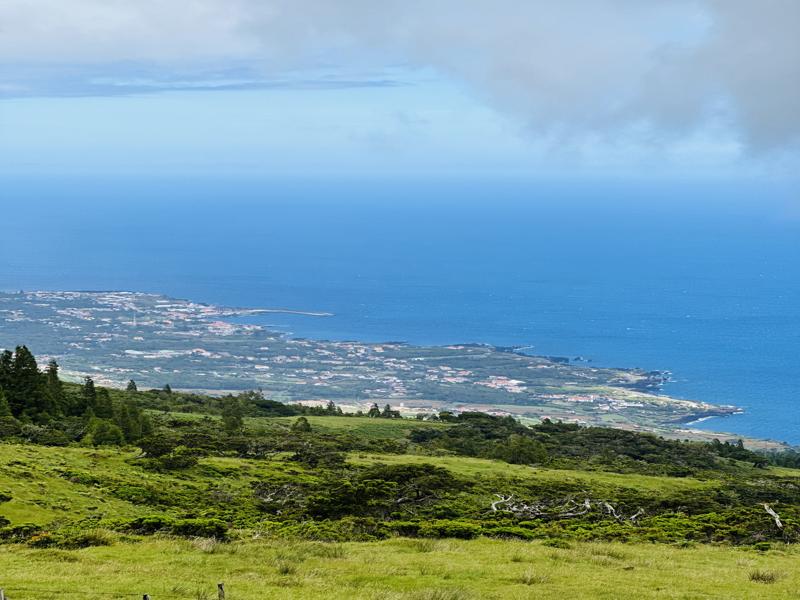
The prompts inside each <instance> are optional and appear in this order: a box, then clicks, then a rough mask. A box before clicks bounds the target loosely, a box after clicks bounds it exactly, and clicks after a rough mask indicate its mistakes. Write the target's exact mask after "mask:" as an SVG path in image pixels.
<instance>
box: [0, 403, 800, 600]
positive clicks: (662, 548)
mask: <svg viewBox="0 0 800 600" xmlns="http://www.w3.org/2000/svg"><path fill="white" fill-rule="evenodd" d="M351 421H352V420H351V419H342V418H339V419H336V418H326V417H320V418H312V422H313V426H314V427H315V428H319V429H324V428H325V427H326V426H327V427H330V428H331V429H335V428H336V425H339V424H343V425H345V424H349V423H350V422H351ZM372 423H375V425H374V426H373V425H372V424H371V423H370V422H368V421H366V420H359V423H358V426H357V427H356V428H355V430H356V431H358V432H359V434H361V435H370V434H374V435H377V436H381V435H389V436H397V435H402V434H403V432H405V430H406V426H407V423H402V424H401V423H392V422H383V423H376V422H375V421H373V422H372ZM137 454H138V452H137V451H136V450H118V449H102V450H99V449H93V448H77V447H74V448H48V447H42V446H33V445H21V444H0V491H2V492H5V493H7V494H8V495H10V496H11V497H12V499H11V500H10V501H8V502H6V503H4V504H3V505H2V507H0V508H1V509H2V514H3V515H4V516H5V517H6V518H8V519H9V520H10V521H11V522H12V523H15V524H17V523H24V522H31V523H36V524H38V525H41V526H46V527H51V528H57V527H59V526H65V525H68V524H69V523H81V524H82V525H81V527H82V528H83V529H84V531H86V532H88V533H89V535H92V536H95V537H96V538H97V539H99V540H100V541H99V542H97V543H99V544H101V545H96V546H92V547H87V548H79V549H61V548H58V547H49V548H41V549H40V548H32V547H30V545H29V544H14V543H12V544H3V545H0V588H3V589H5V591H6V594H7V597H8V598H10V600H16V599H18V598H25V599H32V600H36V599H41V600H44V599H49V598H53V599H55V598H62V597H68V598H81V597H86V598H90V597H91V598H102V597H123V596H127V597H131V598H132V597H134V596H137V597H141V595H142V594H144V593H147V594H150V596H151V598H152V599H153V600H159V599H160V598H186V599H204V598H212V597H216V584H217V582H224V583H225V585H226V588H227V592H228V595H227V598H229V599H231V598H232V599H234V600H236V599H242V600H244V599H253V600H256V599H264V598H300V599H305V598H344V597H347V598H353V599H361V598H364V599H367V598H369V599H373V598H375V599H379V598H380V599H392V598H398V599H400V598H409V599H419V600H460V599H479V598H498V599H499V598H504V599H505V598H512V599H513V598H520V599H521V598H554V599H555V598H558V599H561V598H609V599H617V598H687V599H688V598H793V597H796V598H800V592H799V591H798V590H800V571H799V570H798V569H797V568H796V565H797V564H798V561H800V553H799V552H798V550H797V549H796V547H795V546H792V545H781V544H773V545H772V546H771V547H770V549H769V550H768V551H759V550H756V549H754V548H752V547H734V546H730V545H719V546H716V545H708V544H694V543H689V544H683V545H667V544H646V543H628V544H623V543H603V542H580V541H564V540H556V541H553V540H532V541H522V540H512V539H491V538H478V539H473V540H456V539H405V538H400V537H396V538H392V539H388V540H383V541H374V542H340V543H324V542H319V541H308V540H302V539H292V538H287V537H285V536H281V535H277V534H275V533H274V532H270V530H269V529H268V528H265V529H262V528H260V527H259V526H258V525H252V524H251V525H250V526H248V527H241V528H237V529H233V530H232V532H231V535H230V539H229V540H228V541H225V542H223V541H217V540H213V539H209V538H202V537H197V538H191V537H190V538H188V539H186V538H178V537H171V536H167V535H161V534H158V535H154V536H141V535H133V534H126V533H120V532H116V531H112V530H109V529H107V528H105V527H104V525H103V524H104V523H105V522H106V521H108V520H109V519H112V520H113V519H115V518H133V517H136V516H142V515H147V514H152V513H153V511H154V509H155V508H156V506H154V505H153V504H152V502H151V501H150V500H147V501H146V502H145V503H144V504H143V503H142V501H141V500H140V499H139V498H138V497H137V495H136V494H137V490H141V489H157V490H164V491H165V493H167V492H169V494H172V495H173V496H174V497H175V498H177V500H175V501H174V505H173V506H166V505H163V504H158V506H157V508H158V511H159V512H166V513H172V514H174V515H176V516H177V515H185V514H186V513H187V511H189V509H188V508H187V506H186V504H185V503H184V502H182V500H181V499H182V498H184V497H185V498H188V499H189V500H190V501H191V498H193V497H194V496H193V495H196V494H200V495H202V496H207V495H209V494H212V493H216V492H220V491H224V492H225V493H226V494H228V495H229V497H230V498H233V500H231V502H233V503H235V504H236V505H237V507H238V508H237V510H239V511H240V512H242V513H244V514H248V515H249V514H251V512H252V511H250V509H249V507H248V506H247V504H246V502H245V500H244V498H245V497H246V496H247V494H248V490H249V486H250V483H251V482H253V481H255V480H259V479H263V478H275V477H281V478H291V479H300V480H309V481H311V480H313V479H314V477H315V475H314V473H313V472H311V471H308V470H305V469H303V468H301V467H298V466H297V465H295V464H293V463H290V462H287V461H286V460H285V457H284V456H275V457H273V458H272V459H270V460H263V459H262V460H247V459H241V458H229V457H207V458H204V459H202V460H201V461H200V463H199V464H198V465H197V466H195V467H193V468H191V469H188V470H181V471H177V472H152V471H147V470H143V469H142V468H141V466H139V465H138V463H137V462H136V457H137ZM348 461H349V463H350V464H351V465H353V466H354V467H367V466H369V465H375V464H383V465H391V464H423V463H431V462H435V464H437V466H440V467H443V468H445V469H447V470H448V471H451V472H452V473H454V474H456V475H458V476H461V477H464V478H467V479H475V480H481V479H489V480H492V479H493V478H495V479H496V478H500V479H499V480H500V481H502V480H506V479H508V480H513V481H519V480H522V481H530V482H538V483H539V484H548V483H550V484H553V485H558V484H562V485H563V484H565V483H569V484H574V485H578V486H581V485H582V486H585V487H586V488H587V489H588V488H594V489H602V490H616V491H617V492H620V491H624V490H629V491H630V490H635V491H636V492H637V493H640V494H655V495H659V496H662V495H663V496H669V495H670V494H680V493H684V492H699V493H703V490H712V489H713V488H714V487H715V486H718V485H720V482H719V481H718V480H715V479H705V480H703V479H696V478H691V477H682V478H675V477H656V476H648V475H639V474H619V473H610V472H605V471H578V470H569V469H546V468H541V467H529V466H523V465H512V464H507V463H504V462H500V461H496V460H487V459H479V458H468V457H458V456H441V457H430V456H419V455H414V454H404V455H396V454H376V453H367V452H353V453H351V454H350V456H349V459H348ZM769 471H770V473H772V474H775V475H778V474H779V475H780V476H781V477H796V476H797V475H798V473H797V471H793V470H791V469H770V470H769ZM89 474H91V479H87V476H88V475H89ZM608 493H611V492H608ZM126 495H128V497H127V499H125V498H124V497H125V496H126ZM164 502H167V501H166V500H165V501H164ZM217 508H218V507H217ZM92 523H95V525H94V526H92V525H91V524H92ZM82 590H83V591H85V593H82Z"/></svg>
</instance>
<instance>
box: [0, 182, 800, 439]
mask: <svg viewBox="0 0 800 600" xmlns="http://www.w3.org/2000/svg"><path fill="white" fill-rule="evenodd" d="M795 192H796V191H795ZM791 193H792V190H787V189H781V188H778V187H776V188H774V189H772V188H771V189H768V190H765V189H763V187H760V186H756V185H750V186H748V185H744V186H741V185H740V186H736V187H733V186H728V187H726V186H721V185H714V184H708V183H705V184H698V183H695V184H692V183H686V184H681V185H671V186H668V187H663V188H662V187H659V186H656V185H655V184H648V185H644V184H642V185H636V184H630V183H629V184H626V185H621V184H617V185H612V184H591V183H588V182H585V183H580V184H575V183H569V184H567V183H557V182H551V183H532V182H527V183H525V182H514V183H508V182H505V183H498V182H472V183H469V184H466V183H463V182H462V183H453V182H445V181H439V182H396V181H379V180H368V181H364V182H356V181H341V180H340V181H335V180H331V181H327V182H313V183H308V182H307V183H298V182H293V183H288V182H274V181H273V182H270V181H256V180H247V181H242V180H239V181H232V180H228V181H225V180H212V179H208V180H197V179H194V180H177V179H173V180H136V179H133V178H128V179H122V178H118V179H108V180H104V181H97V180H92V181H90V180H80V179H66V178H63V179H51V180H36V181H33V180H22V179H20V180H13V181H7V182H6V184H5V185H4V186H3V189H2V191H0V289H2V290H6V291H12V290H19V289H25V290H33V289H58V290H78V289H79V290H108V289H124V290H136V291H146V292H158V293H164V294H168V295H172V296H177V297H181V298H189V299H192V300H197V301H201V302H211V303H219V304H224V305H231V306H246V307H285V308H290V309H297V310H308V311H326V312H331V313H334V316H332V317H306V316H297V315H287V314H270V315H267V316H265V317H263V318H261V320H260V322H261V323H263V324H267V325H271V326H274V327H277V328H280V329H282V330H284V331H287V332H291V333H293V334H294V335H297V336H302V337H315V338H326V339H359V340H375V341H378V340H405V341H409V342H412V343H418V344H446V343H453V342H485V343H491V344H496V345H519V346H530V347H531V351H532V352H535V353H539V354H547V355H559V356H569V357H576V356H582V357H587V358H589V359H591V360H592V361H593V362H594V363H596V364H602V365H610V366H627V367H634V366H638V367H643V368H648V369H665V370H669V371H671V372H672V373H673V377H674V381H673V382H672V383H670V384H669V385H668V386H667V387H666V389H665V392H667V393H669V394H672V395H675V396H680V397H686V398H694V399H700V400H705V401H709V402H717V403H725V404H736V405H738V406H740V407H742V408H743V409H744V411H745V412H744V413H743V414H741V415H737V416H733V417H728V418H724V419H712V420H709V421H706V422H703V423H702V424H699V425H698V426H701V427H705V428H709V429H715V430H725V431H734V432H737V433H740V434H743V435H752V436H758V437H768V438H774V439H780V440H787V441H790V442H792V443H797V444H800V393H798V391H797V390H798V381H800V219H798V218H797V216H796V213H794V214H793V213H792V211H791V209H790V208H791V206H790V203H791ZM20 342H24V340H20ZM34 350H35V349H34Z"/></svg>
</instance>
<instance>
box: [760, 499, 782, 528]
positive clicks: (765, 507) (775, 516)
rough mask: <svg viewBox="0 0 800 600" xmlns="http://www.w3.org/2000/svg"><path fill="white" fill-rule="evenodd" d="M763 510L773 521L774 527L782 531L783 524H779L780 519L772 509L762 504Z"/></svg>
mask: <svg viewBox="0 0 800 600" xmlns="http://www.w3.org/2000/svg"><path fill="white" fill-rule="evenodd" d="M764 510H765V511H767V514H768V515H769V516H770V517H772V518H773V519H774V520H775V526H776V527H777V528H778V529H783V523H781V518H780V517H779V516H778V513H776V512H775V511H774V510H772V508H770V506H769V504H764Z"/></svg>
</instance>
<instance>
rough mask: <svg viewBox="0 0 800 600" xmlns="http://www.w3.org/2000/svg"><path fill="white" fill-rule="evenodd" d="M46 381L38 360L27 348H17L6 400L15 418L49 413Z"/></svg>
mask: <svg viewBox="0 0 800 600" xmlns="http://www.w3.org/2000/svg"><path fill="white" fill-rule="evenodd" d="M43 383H44V381H43V378H42V374H41V373H40V372H39V366H38V365H37V364H36V359H35V358H34V357H33V354H31V351H30V350H28V348H27V347H26V346H17V349H16V350H15V351H14V357H13V359H12V361H11V373H10V381H9V385H8V387H6V388H5V392H6V399H7V400H8V405H9V407H10V408H11V414H13V415H14V416H15V417H17V416H20V415H22V414H23V413H25V414H28V415H31V416H36V415H39V414H41V413H47V412H49V411H50V410H51V409H52V407H51V406H49V402H48V401H47V400H48V399H47V397H46V392H45V390H44V385H43Z"/></svg>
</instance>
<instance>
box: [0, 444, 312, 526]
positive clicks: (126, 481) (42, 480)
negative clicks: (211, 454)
mask: <svg viewBox="0 0 800 600" xmlns="http://www.w3.org/2000/svg"><path fill="white" fill-rule="evenodd" d="M137 454H138V452H136V451H120V450H117V449H113V450H112V449H109V450H96V449H90V448H52V447H46V446H33V445H21V444H0V492H4V493H7V494H9V495H10V496H11V497H12V499H11V501H9V502H6V503H3V504H2V505H0V515H2V516H4V517H6V518H7V519H9V520H11V522H12V523H13V524H21V523H35V524H37V525H48V526H54V525H58V524H59V523H60V522H64V521H68V520H69V521H78V520H82V519H86V518H132V517H136V516H142V515H145V514H151V513H153V512H156V511H157V512H163V510H164V509H163V508H161V507H159V508H158V509H154V508H152V507H148V506H143V505H141V504H136V503H133V502H128V501H126V500H122V499H119V498H117V497H115V496H114V495H113V494H112V493H111V492H110V491H109V489H108V488H109V487H110V484H111V483H114V484H118V485H120V486H122V485H128V486H147V487H152V488H154V489H158V490H164V491H165V492H176V491H177V492H180V491H199V492H201V493H202V492H203V491H206V490H223V491H224V492H225V493H229V494H234V495H235V494H237V493H242V494H246V493H248V492H249V489H250V482H251V481H253V480H255V479H258V478H260V477H264V476H267V475H271V476H275V475H278V476H284V477H304V476H307V475H305V474H304V473H302V472H301V471H299V470H298V469H296V468H295V466H294V465H292V464H289V463H286V462H283V461H263V460H262V461H256V460H243V459H233V458H206V459H203V461H202V463H201V464H200V465H199V466H198V467H196V468H194V469H191V470H189V471H181V472H175V473H156V472H152V471H145V470H143V469H142V468H141V467H139V466H135V465H131V464H129V463H128V462H127V461H129V460H130V459H132V458H134V457H135V456H137ZM72 474H75V475H78V476H86V475H90V476H91V477H94V478H97V479H100V480H102V481H103V482H104V483H103V485H94V484H86V483H82V482H80V481H78V480H76V478H75V477H73V476H72Z"/></svg>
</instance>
